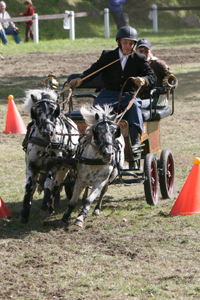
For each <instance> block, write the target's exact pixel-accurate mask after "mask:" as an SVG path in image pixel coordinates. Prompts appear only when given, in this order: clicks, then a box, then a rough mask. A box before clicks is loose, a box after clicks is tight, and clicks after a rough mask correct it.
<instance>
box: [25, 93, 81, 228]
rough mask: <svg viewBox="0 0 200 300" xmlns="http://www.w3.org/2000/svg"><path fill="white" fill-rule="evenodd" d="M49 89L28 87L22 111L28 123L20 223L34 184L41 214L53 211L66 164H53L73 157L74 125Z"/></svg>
mask: <svg viewBox="0 0 200 300" xmlns="http://www.w3.org/2000/svg"><path fill="white" fill-rule="evenodd" d="M57 98H58V97H57V93H56V92H55V91H53V90H48V89H43V90H28V91H27V92H26V98H25V103H24V110H26V111H29V112H30V115H31V119H32V122H31V123H30V124H29V126H28V134H27V136H26V138H25V141H24V143H23V146H24V149H25V151H26V158H25V160H26V186H25V196H24V200H23V206H22V211H21V217H20V222H21V223H27V222H28V218H29V214H30V209H31V202H32V199H33V195H34V192H35V190H36V186H37V183H38V189H39V191H40V192H41V191H42V190H44V197H43V200H42V205H41V212H40V215H41V216H48V215H49V214H51V213H52V211H53V205H54V200H55V196H56V194H57V192H58V191H59V188H60V184H61V183H62V181H63V180H64V178H65V177H66V175H67V172H68V170H69V168H70V166H63V165H62V163H61V164H59V163H57V159H59V158H62V157H65V158H66V157H68V158H70V157H73V156H74V154H75V151H76V148H77V144H78V138H79V136H78V129H77V126H76V124H75V123H74V122H73V121H72V120H70V119H68V118H66V117H64V116H62V114H61V113H60V106H59V104H58V103H57Z"/></svg>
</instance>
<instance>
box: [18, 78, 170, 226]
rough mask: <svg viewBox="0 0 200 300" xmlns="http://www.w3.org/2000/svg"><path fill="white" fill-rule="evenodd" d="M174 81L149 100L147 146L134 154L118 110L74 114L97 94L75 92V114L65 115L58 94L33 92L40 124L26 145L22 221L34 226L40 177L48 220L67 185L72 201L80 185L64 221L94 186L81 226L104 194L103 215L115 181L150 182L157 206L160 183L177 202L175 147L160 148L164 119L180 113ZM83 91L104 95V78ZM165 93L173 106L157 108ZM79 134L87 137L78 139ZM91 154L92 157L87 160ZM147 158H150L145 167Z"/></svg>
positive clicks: (50, 83)
mask: <svg viewBox="0 0 200 300" xmlns="http://www.w3.org/2000/svg"><path fill="white" fill-rule="evenodd" d="M74 77H77V74H72V75H70V76H69V78H68V81H67V82H65V83H64V86H63V90H62V91H61V92H60V93H59V94H62V95H63V101H62V103H64V102H65V97H66V95H65V93H64V90H66V89H65V85H66V84H67V83H68V82H69V81H70V80H71V79H72V78H74ZM54 80H55V78H54V76H53V75H52V76H50V80H46V86H47V87H48V88H51V87H53V88H54V89H55V87H56V84H55V85H54ZM170 80H172V81H173V80H174V78H169V82H168V85H167V86H166V87H164V88H155V89H154V90H152V91H151V95H150V100H149V102H148V103H146V101H144V102H143V103H144V105H143V106H142V115H143V121H144V125H143V134H142V138H141V139H142V143H141V146H140V147H139V149H138V150H137V151H136V152H134V153H133V152H132V150H131V141H130V136H129V126H128V123H127V122H126V121H125V120H123V119H122V120H120V122H116V117H115V115H114V114H112V113H111V111H112V109H110V108H109V107H105V108H104V109H101V108H100V107H98V108H89V109H88V110H87V109H86V108H81V112H80V110H73V106H72V102H73V100H72V99H74V98H75V97H78V98H79V100H80V99H83V97H86V98H87V99H88V98H92V99H94V98H95V97H96V95H95V94H94V93H93V94H91V93H88V92H87V93H86V94H85V93H74V94H73V95H72V97H71V98H70V103H71V105H70V109H69V112H68V113H65V115H64V114H62V115H63V116H60V105H58V104H57V103H55V95H56V94H55V93H54V94H52V93H51V91H50V89H47V90H41V91H39V90H36V91H35V92H34V90H33V91H29V92H28V94H29V95H28V98H27V107H28V108H29V111H30V112H31V117H32V119H33V121H34V122H33V123H34V126H33V127H32V129H31V133H30V134H29V135H28V137H27V143H26V144H27V145H28V146H27V147H28V148H27V149H26V151H27V153H26V163H27V184H26V188H25V190H26V191H25V196H24V201H23V208H22V212H21V222H22V223H26V222H28V217H29V214H30V207H31V200H32V198H33V194H34V191H35V189H36V183H37V180H38V176H39V184H40V185H41V187H42V188H43V189H44V198H43V200H42V206H41V211H42V215H43V216H46V215H48V214H49V213H51V212H52V202H53V201H54V199H55V197H56V195H57V194H58V193H59V190H60V184H61V185H64V186H65V190H66V193H67V196H68V198H70V197H71V191H72V189H73V186H74V185H75V186H74V192H73V196H72V199H71V201H70V202H69V206H68V209H67V210H66V212H65V214H64V216H63V221H67V220H68V218H69V216H70V214H71V212H72V210H73V209H74V207H75V205H76V202H77V200H78V197H79V195H80V193H81V191H82V190H83V189H84V188H86V191H87V189H88V186H92V190H91V192H90V195H89V196H87V195H86V197H85V198H86V200H85V204H84V206H83V209H82V211H81V213H80V214H79V217H78V218H77V220H76V224H77V225H79V226H82V224H83V221H84V218H85V217H86V215H87V213H88V211H89V208H90V206H91V204H92V202H93V201H94V199H95V198H96V197H97V196H98V195H99V194H100V197H99V201H98V204H97V206H96V207H95V211H94V213H95V214H99V211H100V208H101V202H102V198H103V195H104V194H105V192H106V190H107V187H108V185H109V184H111V183H114V184H117V183H120V184H121V183H123V184H125V185H130V184H134V183H144V190H145V196H146V201H147V203H148V204H150V205H156V204H157V203H158V192H159V182H160V190H161V194H162V197H163V198H164V199H165V198H171V197H172V196H173V191H174V177H175V168H174V158H173V154H172V152H171V150H170V149H167V148H165V149H164V150H162V151H161V150H160V121H161V120H162V119H163V118H166V117H168V116H170V115H172V114H173V112H174V87H175V85H174V84H173V82H170ZM81 88H85V89H90V90H91V89H94V90H96V91H97V92H98V91H99V90H100V89H101V88H102V81H101V77H100V75H99V76H98V77H95V79H94V80H93V81H91V82H90V83H87V84H84V83H83V84H82V86H81ZM32 92H33V94H32ZM52 92H54V91H52ZM34 93H35V95H34ZM160 93H168V95H171V99H172V105H171V107H168V106H162V107H161V106H157V102H158V98H159V95H160ZM80 106H81V105H80ZM63 118H64V121H63ZM85 121H86V122H85ZM118 123H119V124H118ZM86 128H87V130H86ZM88 128H89V129H88ZM85 131H86V132H85ZM79 136H82V138H79V141H78V137H79ZM122 136H123V138H122ZM92 151H93V152H95V155H96V156H95V155H93V154H92ZM31 153H32V156H31ZM88 153H91V157H90V156H89V158H88V157H86V156H87V155H88ZM142 160H144V163H143V167H142ZM86 169H87V170H88V172H87V173H85V170H86ZM71 170H72V171H71ZM83 173H84V174H83ZM65 174H67V176H65ZM84 176H85V177H84Z"/></svg>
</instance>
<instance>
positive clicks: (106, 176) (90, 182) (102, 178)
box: [62, 105, 125, 227]
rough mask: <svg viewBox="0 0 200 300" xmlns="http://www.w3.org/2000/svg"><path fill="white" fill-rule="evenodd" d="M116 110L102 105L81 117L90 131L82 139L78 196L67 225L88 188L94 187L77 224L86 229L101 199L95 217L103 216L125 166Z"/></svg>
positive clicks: (122, 142) (78, 167)
mask: <svg viewBox="0 0 200 300" xmlns="http://www.w3.org/2000/svg"><path fill="white" fill-rule="evenodd" d="M112 110H113V109H112V107H109V106H108V105H105V106H104V107H103V108H101V107H100V106H99V105H97V106H95V107H92V108H89V109H87V108H85V107H82V108H81V114H82V115H83V118H84V119H85V121H86V123H87V124H88V127H87V129H86V135H85V136H83V137H82V138H81V139H80V142H79V146H78V149H77V154H76V158H77V159H78V160H79V164H78V165H77V178H76V181H75V186H74V192H73V195H72V198H71V200H70V202H69V206H68V209H67V210H66V211H65V214H64V216H63V218H62V221H63V222H67V221H68V219H69V217H70V215H71V212H72V211H73V209H74V208H75V206H76V204H77V201H78V198H79V195H80V194H81V192H82V191H83V189H84V188H87V187H89V186H91V187H92V188H91V192H90V194H89V196H88V197H86V199H85V201H84V205H83V208H82V211H81V212H80V214H79V216H78V218H77V219H76V221H75V224H76V225H78V226H80V227H82V226H83V222H84V219H85V217H86V216H87V214H88V211H89V209H90V206H91V205H92V203H93V201H94V200H95V199H96V198H97V197H98V196H99V195H100V197H99V200H98V203H97V205H96V207H95V210H94V214H95V215H99V213H100V209H101V204H102V199H103V195H104V194H105V192H106V191H107V188H108V185H109V184H110V183H111V182H112V181H113V180H114V179H115V178H116V176H117V175H118V172H119V170H120V169H122V168H123V164H124V147H125V143H124V138H123V136H122V134H121V128H120V125H119V124H117V123H116V122H115V121H114V119H115V115H114V114H113V113H112Z"/></svg>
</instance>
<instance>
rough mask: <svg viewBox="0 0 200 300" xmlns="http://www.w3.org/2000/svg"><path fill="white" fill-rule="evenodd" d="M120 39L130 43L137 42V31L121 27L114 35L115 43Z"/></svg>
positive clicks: (128, 27)
mask: <svg viewBox="0 0 200 300" xmlns="http://www.w3.org/2000/svg"><path fill="white" fill-rule="evenodd" d="M120 39H126V40H131V41H135V42H137V41H138V33H137V30H136V29H135V28H133V27H130V26H123V27H121V28H120V29H119V30H118V32H117V35H116V41H118V40H120Z"/></svg>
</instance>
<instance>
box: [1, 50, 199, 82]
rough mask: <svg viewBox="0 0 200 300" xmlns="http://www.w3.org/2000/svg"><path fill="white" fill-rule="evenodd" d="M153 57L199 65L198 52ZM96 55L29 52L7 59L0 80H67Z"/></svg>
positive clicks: (159, 53) (160, 52)
mask: <svg viewBox="0 0 200 300" xmlns="http://www.w3.org/2000/svg"><path fill="white" fill-rule="evenodd" d="M153 53H154V55H155V56H157V57H159V58H160V59H163V60H165V61H166V63H167V64H168V65H169V66H171V65H173V64H177V63H180V64H185V63H191V62H200V49H199V48H193V49H190V50H188V49H185V50H178V51H177V50H173V49H170V50H169V49H167V50H163V49H162V50H154V51H153ZM99 55H100V51H99V52H98V53H94V52H91V53H63V52H62V53H41V52H30V53H28V54H27V55H26V56H25V57H24V58H23V59H22V58H21V57H19V56H7V57H6V58H5V60H4V63H2V64H1V73H0V77H1V78H4V76H5V77H30V76H32V77H34V76H38V77H45V76H47V75H48V74H49V72H50V71H53V72H54V73H55V75H56V76H58V77H60V76H62V77H63V76H67V75H69V74H71V73H79V72H82V71H83V70H85V69H86V68H88V67H89V66H90V65H91V63H92V62H95V61H96V60H97V59H98V57H99Z"/></svg>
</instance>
